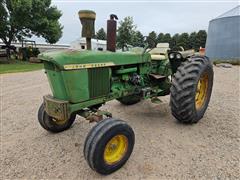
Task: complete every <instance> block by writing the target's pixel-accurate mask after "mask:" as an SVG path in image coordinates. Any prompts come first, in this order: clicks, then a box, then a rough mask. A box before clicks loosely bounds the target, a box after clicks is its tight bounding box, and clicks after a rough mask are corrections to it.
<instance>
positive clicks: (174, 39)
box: [170, 33, 179, 50]
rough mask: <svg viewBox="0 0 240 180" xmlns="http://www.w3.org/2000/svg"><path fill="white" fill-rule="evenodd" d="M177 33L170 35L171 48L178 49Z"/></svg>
mask: <svg viewBox="0 0 240 180" xmlns="http://www.w3.org/2000/svg"><path fill="white" fill-rule="evenodd" d="M178 42H179V34H178V33H176V34H174V35H173V36H172V39H171V44H170V48H171V49H173V50H178Z"/></svg>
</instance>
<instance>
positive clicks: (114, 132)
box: [84, 118, 135, 174]
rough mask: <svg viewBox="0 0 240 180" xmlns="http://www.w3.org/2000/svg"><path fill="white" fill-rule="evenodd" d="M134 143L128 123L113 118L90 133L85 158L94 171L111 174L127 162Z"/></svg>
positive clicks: (101, 122)
mask: <svg viewBox="0 0 240 180" xmlns="http://www.w3.org/2000/svg"><path fill="white" fill-rule="evenodd" d="M134 142H135V136H134V132H133V130H132V128H131V127H130V126H129V125H128V124H127V123H126V122H124V121H122V120H118V119H113V118H108V119H104V120H102V121H100V122H99V123H98V124H96V125H95V126H94V127H93V128H92V129H91V131H90V132H89V133H88V136H87V138H86V140H85V144H84V157H85V159H86V161H87V162H88V164H89V166H90V167H91V168H92V169H93V170H94V171H97V172H98V173H100V174H110V173H112V172H114V171H116V170H118V169H119V168H121V167H122V166H123V165H124V164H125V163H126V162H127V160H128V158H129V157H130V155H131V153H132V150H133V147H134Z"/></svg>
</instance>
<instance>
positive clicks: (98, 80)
mask: <svg viewBox="0 0 240 180" xmlns="http://www.w3.org/2000/svg"><path fill="white" fill-rule="evenodd" d="M88 84H89V96H90V98H96V97H99V96H103V95H107V94H108V93H109V92H110V77H109V68H92V69H88Z"/></svg>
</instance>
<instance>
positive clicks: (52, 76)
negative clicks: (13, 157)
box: [38, 10, 213, 174]
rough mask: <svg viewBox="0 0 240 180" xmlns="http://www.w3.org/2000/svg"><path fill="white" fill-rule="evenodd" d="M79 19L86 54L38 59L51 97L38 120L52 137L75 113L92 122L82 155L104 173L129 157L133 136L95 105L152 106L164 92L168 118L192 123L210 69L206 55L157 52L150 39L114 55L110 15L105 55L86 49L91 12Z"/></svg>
mask: <svg viewBox="0 0 240 180" xmlns="http://www.w3.org/2000/svg"><path fill="white" fill-rule="evenodd" d="M79 17H80V20H81V23H82V26H83V27H82V36H83V37H86V42H87V49H88V50H85V51H83V50H79V51H78V50H70V49H69V50H62V51H56V52H48V53H44V54H40V55H39V59H41V60H42V61H43V62H44V68H45V73H46V75H47V77H48V81H49V85H50V87H51V91H52V95H45V96H44V97H43V103H42V105H41V106H40V108H39V111H38V120H39V123H40V125H41V126H42V127H43V128H44V129H45V130H47V131H50V132H53V133H58V132H62V131H64V130H67V129H69V128H70V127H71V126H72V124H73V123H74V121H75V119H76V116H77V115H78V116H81V117H84V118H85V119H87V120H89V121H90V122H97V123H96V125H95V126H94V127H93V128H92V129H91V130H90V132H89V133H88V135H87V137H86V140H85V143H84V152H83V153H84V157H85V159H86V161H87V163H88V164H89V166H90V167H91V168H92V169H93V170H94V171H97V172H98V173H100V174H110V173H112V172H114V171H116V170H118V169H119V168H120V167H122V166H123V165H124V164H125V163H126V161H127V160H128V159H129V157H130V155H131V153H132V151H133V147H134V141H135V136H134V131H133V129H132V128H131V127H130V126H129V125H128V124H127V123H126V122H125V121H122V120H120V119H118V118H115V117H113V116H112V114H111V113H110V112H107V111H103V110H101V108H100V107H101V106H102V105H103V104H105V103H106V102H108V101H111V100H114V99H116V100H117V101H119V102H120V103H122V104H123V105H133V104H136V103H138V102H139V101H141V100H144V99H151V100H152V101H153V102H158V101H156V100H157V99H158V98H159V96H165V95H169V94H170V107H171V112H172V115H173V116H174V117H175V118H176V119H177V120H178V121H179V122H181V123H184V124H193V123H197V122H198V121H199V120H200V119H202V117H203V115H204V113H205V111H206V109H207V107H208V103H209V100H210V96H211V92H212V85H213V67H212V64H211V62H210V61H209V59H208V58H207V57H206V56H194V55H186V54H184V55H183V54H181V52H175V51H169V50H165V51H159V53H158V49H154V48H155V47H154V43H153V42H152V41H150V38H146V39H147V40H146V46H145V48H144V49H142V51H134V52H133V51H125V52H120V51H117V52H116V46H115V44H116V24H117V23H116V19H117V17H116V15H111V16H110V19H109V20H108V21H107V51H92V50H91V38H92V37H93V35H94V21H95V17H96V14H95V12H93V11H88V10H82V11H79ZM156 48H161V47H160V46H158V47H156ZM152 49H154V50H152ZM159 118H161V117H159Z"/></svg>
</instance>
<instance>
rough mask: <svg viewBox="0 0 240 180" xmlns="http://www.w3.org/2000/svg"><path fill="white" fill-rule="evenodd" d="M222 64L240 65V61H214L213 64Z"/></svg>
mask: <svg viewBox="0 0 240 180" xmlns="http://www.w3.org/2000/svg"><path fill="white" fill-rule="evenodd" d="M220 63H229V64H232V65H238V66H239V65H240V59H233V60H219V59H218V60H213V64H214V65H216V64H220Z"/></svg>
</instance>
